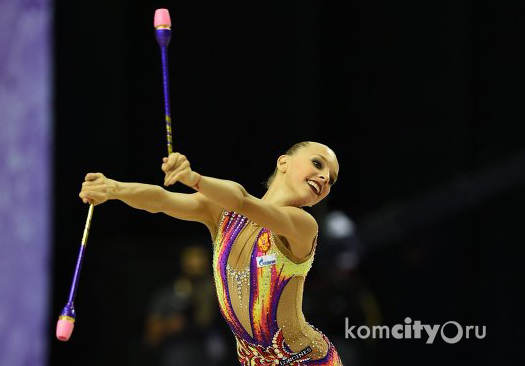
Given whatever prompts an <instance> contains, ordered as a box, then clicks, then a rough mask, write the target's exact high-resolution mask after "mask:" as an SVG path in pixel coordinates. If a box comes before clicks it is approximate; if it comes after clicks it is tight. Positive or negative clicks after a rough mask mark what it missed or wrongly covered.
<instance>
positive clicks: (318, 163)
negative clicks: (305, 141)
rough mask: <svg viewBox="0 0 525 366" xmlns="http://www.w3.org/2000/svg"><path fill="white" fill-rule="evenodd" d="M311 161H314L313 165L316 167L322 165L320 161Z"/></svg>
mask: <svg viewBox="0 0 525 366" xmlns="http://www.w3.org/2000/svg"><path fill="white" fill-rule="evenodd" d="M312 162H313V163H314V165H315V167H316V168H319V169H321V168H322V167H323V164H321V162H320V161H317V160H312Z"/></svg>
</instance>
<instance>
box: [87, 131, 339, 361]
mask: <svg viewBox="0 0 525 366" xmlns="http://www.w3.org/2000/svg"><path fill="white" fill-rule="evenodd" d="M162 170H163V171H164V173H165V178H164V185H165V186H170V185H173V184H175V183H176V182H181V183H182V184H184V185H186V186H188V187H191V188H193V189H194V190H195V191H196V192H195V193H192V194H183V193H173V192H169V191H167V190H165V189H163V188H162V187H159V186H155V185H149V184H141V183H124V182H118V181H116V180H112V179H108V178H106V177H105V176H104V175H103V174H101V173H89V174H87V175H86V178H85V182H84V183H83V184H82V190H81V192H80V194H79V196H80V198H81V199H82V200H83V202H84V203H93V204H94V205H98V204H101V203H103V202H105V201H107V200H109V199H118V200H121V201H123V202H124V203H126V204H128V205H129V206H131V207H134V208H137V209H142V210H146V211H148V212H151V213H158V212H163V213H165V214H167V215H169V216H172V217H175V218H178V219H181V220H187V221H197V222H201V223H203V224H204V225H206V226H207V227H208V230H209V231H210V233H211V236H212V242H213V273H214V280H215V288H216V291H217V298H218V302H219V307H220V310H221V313H222V315H223V316H224V318H225V319H226V322H227V323H228V325H229V326H230V328H231V330H232V331H233V333H234V335H235V338H236V341H237V355H238V358H239V361H240V363H241V365H269V364H279V365H342V362H341V359H340V358H339V355H338V353H337V351H336V350H335V348H334V346H333V345H332V343H331V342H330V341H329V340H328V338H327V337H326V336H325V335H324V334H322V333H321V332H320V331H319V330H318V329H316V328H315V327H313V326H312V325H310V324H309V323H307V322H306V320H305V318H304V315H303V312H302V298H303V287H304V281H305V278H306V275H307V273H308V271H309V270H310V267H311V266H312V262H313V258H314V253H315V249H316V245H317V232H318V226H317V222H316V221H315V219H314V218H313V217H312V216H311V215H310V214H309V213H307V212H306V211H304V210H303V209H302V207H304V206H310V207H311V206H313V205H315V204H316V203H318V202H320V201H321V200H322V199H323V198H325V197H326V196H327V195H328V193H329V192H330V188H331V186H332V185H333V184H334V183H335V181H336V180H337V174H338V171H339V163H338V161H337V157H336V155H335V153H334V152H333V151H332V150H331V149H330V148H329V147H327V146H326V145H323V144H320V143H316V142H311V141H305V142H300V143H297V144H295V145H294V146H292V147H291V148H290V149H289V150H288V151H287V152H286V153H285V154H284V155H281V156H280V157H279V158H278V159H277V164H276V168H275V171H274V172H273V174H272V175H271V177H270V178H269V179H268V182H267V184H266V186H267V188H268V189H267V191H266V193H265V194H264V196H263V197H262V198H256V197H254V196H252V195H250V194H249V193H247V192H246V190H245V189H244V188H243V186H241V185H240V184H238V183H236V182H233V181H229V180H223V179H216V178H212V177H208V176H202V175H200V174H199V173H197V172H195V171H193V170H192V169H191V166H190V162H189V161H188V159H187V158H186V157H185V156H184V155H182V154H180V153H172V154H170V155H169V156H168V157H167V158H166V157H165V158H163V163H162Z"/></svg>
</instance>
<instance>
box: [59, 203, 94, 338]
mask: <svg viewBox="0 0 525 366" xmlns="http://www.w3.org/2000/svg"><path fill="white" fill-rule="evenodd" d="M93 207H94V206H93V204H90V205H89V211H88V215H87V219H86V225H85V227H84V235H82V243H81V245H80V252H79V253H78V258H77V266H76V268H75V274H74V275H73V283H72V284H71V290H70V291H69V299H68V300H67V304H66V306H64V309H63V310H62V312H61V313H60V316H59V317H58V322H57V338H58V340H59V341H64V342H65V341H68V340H69V338H70V337H71V333H73V328H74V327H75V307H74V306H73V301H74V300H75V294H76V292H77V285H78V279H79V277H80V268H81V267H82V260H83V259H84V252H85V250H86V244H87V238H88V234H89V227H90V225H91V218H92V217H93Z"/></svg>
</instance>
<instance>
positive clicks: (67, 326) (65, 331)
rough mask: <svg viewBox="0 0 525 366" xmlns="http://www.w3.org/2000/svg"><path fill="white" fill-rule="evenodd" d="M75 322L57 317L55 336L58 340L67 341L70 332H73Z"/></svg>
mask: <svg viewBox="0 0 525 366" xmlns="http://www.w3.org/2000/svg"><path fill="white" fill-rule="evenodd" d="M74 327H75V323H73V322H72V321H69V320H65V319H59V320H58V322H57V338H58V340H59V341H62V342H66V341H69V338H70V337H71V333H73V328H74Z"/></svg>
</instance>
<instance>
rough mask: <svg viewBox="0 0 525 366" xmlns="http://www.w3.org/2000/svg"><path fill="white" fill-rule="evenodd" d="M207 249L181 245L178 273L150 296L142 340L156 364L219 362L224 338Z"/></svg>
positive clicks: (224, 347) (216, 363)
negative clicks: (220, 326) (218, 322)
mask: <svg viewBox="0 0 525 366" xmlns="http://www.w3.org/2000/svg"><path fill="white" fill-rule="evenodd" d="M210 263H211V259H210V258H209V253H208V251H206V249H204V248H203V247H201V246H197V245H193V246H189V247H187V248H185V249H184V250H183V252H182V255H181V274H180V275H179V276H178V277H177V278H175V280H174V281H173V282H172V283H170V284H169V285H167V286H165V287H163V288H161V289H160V290H159V291H158V292H157V293H156V294H155V295H154V296H153V297H152V299H151V301H150V307H149V312H148V314H147V317H146V330H145V339H144V341H145V343H146V345H147V346H148V347H149V348H150V349H151V350H152V351H153V352H154V354H155V356H156V358H157V360H156V361H155V364H156V365H158V366H174V365H221V364H223V361H224V359H225V357H226V347H227V345H226V341H225V339H224V335H223V334H222V333H221V331H220V330H219V329H218V327H217V321H218V318H219V317H218V310H217V309H218V305H217V303H216V297H215V290H214V287H213V276H212V274H211V265H210Z"/></svg>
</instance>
